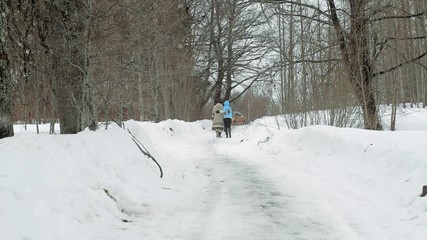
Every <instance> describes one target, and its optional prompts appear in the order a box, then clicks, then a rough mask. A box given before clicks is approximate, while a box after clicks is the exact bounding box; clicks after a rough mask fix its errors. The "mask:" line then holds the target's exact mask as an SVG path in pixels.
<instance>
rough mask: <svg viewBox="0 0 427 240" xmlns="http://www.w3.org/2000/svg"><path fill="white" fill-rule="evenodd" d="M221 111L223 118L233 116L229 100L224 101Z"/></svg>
mask: <svg viewBox="0 0 427 240" xmlns="http://www.w3.org/2000/svg"><path fill="white" fill-rule="evenodd" d="M222 111H223V113H224V118H232V117H233V110H232V109H231V107H230V102H229V101H225V102H224V107H223V108H222Z"/></svg>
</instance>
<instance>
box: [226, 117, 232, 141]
mask: <svg viewBox="0 0 427 240" xmlns="http://www.w3.org/2000/svg"><path fill="white" fill-rule="evenodd" d="M224 132H225V136H226V137H230V138H231V118H224Z"/></svg>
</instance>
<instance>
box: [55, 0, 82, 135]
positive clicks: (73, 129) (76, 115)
mask: <svg viewBox="0 0 427 240" xmlns="http://www.w3.org/2000/svg"><path fill="white" fill-rule="evenodd" d="M48 4H50V8H49V11H50V16H51V17H52V18H53V19H54V20H52V33H51V34H52V35H51V36H50V38H51V45H52V53H53V64H54V66H53V70H54V77H55V80H54V86H55V90H56V91H55V94H56V99H57V100H58V109H59V121H60V128H61V134H74V133H78V132H80V131H81V130H82V125H81V114H82V111H83V109H82V98H83V79H84V75H85V72H84V70H83V67H84V56H85V55H84V49H85V47H84V46H83V45H84V44H85V43H86V41H85V35H84V32H83V30H84V22H83V16H82V12H83V11H82V8H83V5H81V4H79V3H77V2H68V1H63V2H52V3H48Z"/></svg>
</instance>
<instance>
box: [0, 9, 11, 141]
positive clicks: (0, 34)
mask: <svg viewBox="0 0 427 240" xmlns="http://www.w3.org/2000/svg"><path fill="white" fill-rule="evenodd" d="M10 2H11V1H1V2H0V10H1V14H0V139H1V138H5V137H10V136H13V121H12V97H11V96H12V94H11V92H12V76H11V72H12V71H11V69H12V63H11V61H12V56H11V52H10V51H11V40H10V39H9V34H8V29H9V27H10V25H9V24H10V20H9V19H10V17H11V14H12V12H11V10H10V9H9V6H10V4H11V3H10Z"/></svg>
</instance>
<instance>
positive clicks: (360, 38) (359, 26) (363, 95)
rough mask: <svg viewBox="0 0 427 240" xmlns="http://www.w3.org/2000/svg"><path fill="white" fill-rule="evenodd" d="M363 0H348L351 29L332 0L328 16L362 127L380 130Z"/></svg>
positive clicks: (330, 0) (329, 2)
mask: <svg viewBox="0 0 427 240" xmlns="http://www.w3.org/2000/svg"><path fill="white" fill-rule="evenodd" d="M366 3H367V1H366V0H350V8H351V10H350V11H351V12H350V14H351V30H350V33H348V34H345V32H344V29H343V28H342V26H341V23H340V21H339V19H338V14H337V9H336V7H335V2H334V0H328V6H329V9H330V10H331V20H332V23H333V25H334V28H335V31H336V33H337V37H338V41H339V43H340V51H341V56H342V60H343V63H344V66H345V67H346V69H347V76H348V79H349V81H350V83H351V84H352V86H353V89H354V91H355V94H356V97H357V100H358V103H359V105H360V106H361V107H362V112H363V118H364V128H365V129H372V130H381V129H382V127H381V124H380V121H379V117H378V113H377V105H376V100H375V94H374V89H373V87H372V80H373V75H372V62H371V60H370V56H369V49H368V47H369V46H368V36H369V33H368V29H367V22H368V21H367V19H366V16H365V6H366Z"/></svg>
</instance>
